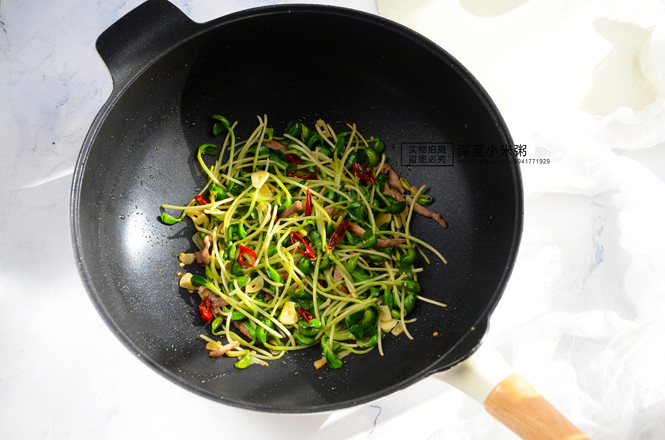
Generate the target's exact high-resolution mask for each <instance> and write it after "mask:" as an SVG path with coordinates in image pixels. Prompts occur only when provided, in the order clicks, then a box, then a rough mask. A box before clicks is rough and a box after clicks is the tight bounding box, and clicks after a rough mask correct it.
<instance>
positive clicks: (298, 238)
mask: <svg viewBox="0 0 665 440" xmlns="http://www.w3.org/2000/svg"><path fill="white" fill-rule="evenodd" d="M291 243H293V244H295V245H296V246H298V247H297V248H296V249H298V252H300V253H301V254H303V255H304V256H305V257H307V258H309V259H310V260H314V259H315V258H316V255H314V251H313V250H312V248H311V247H309V245H308V244H307V242H306V241H305V239H304V238H302V237H301V236H300V235H299V234H298V233H297V232H293V231H291ZM299 243H302V244H304V245H305V250H302V249H300V246H299Z"/></svg>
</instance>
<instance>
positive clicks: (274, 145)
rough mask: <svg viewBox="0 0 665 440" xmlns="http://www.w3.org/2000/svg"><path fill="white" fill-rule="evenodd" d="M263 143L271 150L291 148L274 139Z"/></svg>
mask: <svg viewBox="0 0 665 440" xmlns="http://www.w3.org/2000/svg"><path fill="white" fill-rule="evenodd" d="M263 145H265V146H266V147H268V148H270V149H271V150H279V151H286V150H288V149H289V148H288V147H287V146H286V145H284V144H283V143H281V142H278V141H276V140H274V139H272V140H269V141H268V142H264V143H263Z"/></svg>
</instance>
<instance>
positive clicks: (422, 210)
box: [406, 196, 448, 229]
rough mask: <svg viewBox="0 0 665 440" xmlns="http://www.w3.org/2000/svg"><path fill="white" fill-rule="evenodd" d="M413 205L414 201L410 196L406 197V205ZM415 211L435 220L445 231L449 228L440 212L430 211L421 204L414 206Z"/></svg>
mask: <svg viewBox="0 0 665 440" xmlns="http://www.w3.org/2000/svg"><path fill="white" fill-rule="evenodd" d="M412 203H413V199H412V198H411V197H409V196H406V204H407V205H409V206H411V204H412ZM413 210H414V211H416V212H417V213H418V214H420V215H422V216H423V217H427V218H431V219H433V220H435V221H436V222H437V223H438V224H440V225H441V226H442V227H443V228H444V229H445V228H447V227H448V222H447V221H445V220H444V219H443V218H442V217H441V214H439V213H438V212H434V211H430V210H429V209H427V208H425V207H424V206H423V205H421V204H420V203H416V204H415V205H413Z"/></svg>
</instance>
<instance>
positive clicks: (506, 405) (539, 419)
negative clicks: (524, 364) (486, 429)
mask: <svg viewBox="0 0 665 440" xmlns="http://www.w3.org/2000/svg"><path fill="white" fill-rule="evenodd" d="M485 409H486V410H487V412H488V413H490V414H491V415H492V416H493V417H494V418H496V419H497V420H498V421H500V422H501V423H503V424H504V425H505V426H507V427H508V428H510V429H511V430H512V431H513V432H514V433H516V434H517V435H519V436H520V437H522V438H524V439H533V440H584V439H587V440H588V439H590V437H589V436H587V435H586V434H584V433H583V432H582V431H581V430H580V429H579V428H577V427H576V426H575V425H573V424H572V423H571V422H570V421H569V420H568V419H567V418H566V417H565V416H564V415H563V414H561V413H560V412H559V411H558V410H557V409H556V408H554V407H553V406H552V405H551V404H550V403H549V402H548V401H547V400H545V398H544V397H543V396H541V395H540V393H538V391H536V389H535V388H534V387H532V386H531V384H530V383H529V382H527V381H526V379H524V377H522V375H521V374H519V373H513V374H511V375H510V376H508V377H506V378H505V379H504V380H502V381H501V382H500V383H499V384H498V385H497V386H496V387H494V389H493V390H492V392H491V393H490V395H489V396H488V397H487V400H485Z"/></svg>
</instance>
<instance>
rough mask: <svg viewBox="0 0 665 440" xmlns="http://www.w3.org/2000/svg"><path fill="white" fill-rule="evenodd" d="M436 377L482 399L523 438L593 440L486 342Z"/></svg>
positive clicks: (489, 410)
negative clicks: (466, 357)
mask: <svg viewBox="0 0 665 440" xmlns="http://www.w3.org/2000/svg"><path fill="white" fill-rule="evenodd" d="M437 377H438V378H440V379H442V380H444V381H446V382H448V383H449V384H450V385H452V386H454V387H456V388H458V389H460V390H461V391H463V392H465V393H466V394H468V395H469V396H470V397H473V398H474V399H475V400H477V401H478V402H480V403H481V404H482V405H484V407H485V409H486V410H487V412H488V413H490V414H491V415H492V416H493V417H494V418H496V419H497V420H498V421H499V422H501V423H502V424H503V425H504V426H506V427H508V428H509V429H510V430H512V431H513V432H514V433H515V434H517V435H518V436H520V437H521V438H523V439H527V440H589V439H590V437H589V436H587V435H586V434H585V433H584V432H582V431H581V430H580V429H579V428H577V427H576V426H575V425H573V423H571V422H570V421H569V420H568V419H567V418H566V417H565V416H564V415H563V414H561V413H560V412H559V411H558V410H557V409H556V408H554V406H552V405H551V404H550V403H549V402H548V401H547V400H545V398H544V397H543V396H541V395H540V393H538V391H536V389H535V388H533V387H532V386H531V385H530V384H529V383H528V382H527V381H526V379H524V377H522V375H520V374H519V373H515V372H514V371H513V369H512V368H511V367H510V366H509V365H508V363H507V362H506V361H505V360H504V359H503V357H502V356H501V355H500V354H499V353H498V351H497V350H496V349H495V348H494V347H493V346H492V345H491V344H489V343H487V342H484V343H483V344H482V345H481V346H480V348H479V349H478V350H477V351H476V352H475V353H474V354H473V355H471V356H470V357H469V358H468V359H466V360H465V361H463V362H461V363H459V364H458V365H455V366H454V367H452V368H451V369H449V370H447V371H444V372H442V373H440V374H439V375H438V376H437Z"/></svg>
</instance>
